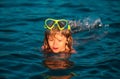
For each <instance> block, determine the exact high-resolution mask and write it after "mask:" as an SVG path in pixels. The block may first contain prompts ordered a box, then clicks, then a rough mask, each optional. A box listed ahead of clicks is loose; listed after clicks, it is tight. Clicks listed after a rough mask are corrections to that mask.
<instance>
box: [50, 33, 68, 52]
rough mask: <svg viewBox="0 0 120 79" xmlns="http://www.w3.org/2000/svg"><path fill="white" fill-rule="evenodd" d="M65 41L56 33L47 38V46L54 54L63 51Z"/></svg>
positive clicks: (64, 38)
mask: <svg viewBox="0 0 120 79" xmlns="http://www.w3.org/2000/svg"><path fill="white" fill-rule="evenodd" d="M66 42H67V39H66V37H65V36H64V35H62V34H61V33H60V32H58V33H56V34H55V36H52V35H50V36H49V37H48V44H49V46H50V48H51V50H52V51H53V52H54V53H59V52H61V51H65V48H66Z"/></svg>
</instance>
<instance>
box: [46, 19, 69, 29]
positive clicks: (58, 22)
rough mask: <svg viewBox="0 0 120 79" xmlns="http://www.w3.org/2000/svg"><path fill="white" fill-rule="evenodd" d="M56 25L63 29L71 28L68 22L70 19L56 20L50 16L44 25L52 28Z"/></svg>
mask: <svg viewBox="0 0 120 79" xmlns="http://www.w3.org/2000/svg"><path fill="white" fill-rule="evenodd" d="M55 26H57V27H58V28H59V30H63V29H66V28H67V29H68V30H71V28H70V25H69V24H68V21H67V20H65V19H60V20H56V19H52V18H48V19H46V20H45V26H44V27H45V28H47V29H50V30H51V29H52V28H53V27H55Z"/></svg>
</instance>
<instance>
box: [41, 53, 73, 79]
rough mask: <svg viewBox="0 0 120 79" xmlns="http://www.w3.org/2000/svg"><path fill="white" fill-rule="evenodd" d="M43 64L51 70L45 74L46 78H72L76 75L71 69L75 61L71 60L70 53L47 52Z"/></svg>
mask: <svg viewBox="0 0 120 79" xmlns="http://www.w3.org/2000/svg"><path fill="white" fill-rule="evenodd" d="M45 56H46V57H45V60H43V64H44V66H45V67H47V68H48V69H49V71H47V72H45V73H44V74H43V76H44V77H46V78H45V79H71V78H72V77H73V76H75V73H73V72H72V71H71V70H70V69H71V68H72V67H73V66H74V62H72V61H70V60H69V58H70V54H64V53H60V54H53V53H51V54H47V55H45Z"/></svg>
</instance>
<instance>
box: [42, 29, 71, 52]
mask: <svg viewBox="0 0 120 79" xmlns="http://www.w3.org/2000/svg"><path fill="white" fill-rule="evenodd" d="M58 32H59V33H61V34H62V35H64V36H65V37H66V38H67V43H66V45H67V49H65V51H63V52H64V53H71V51H72V50H73V48H72V43H73V38H72V34H71V31H70V30H68V29H64V30H59V28H58V27H54V28H52V29H51V30H49V29H47V30H46V31H45V37H44V44H43V52H45V53H49V52H52V50H51V49H50V46H49V43H48V38H49V36H53V37H55V35H56V34H57V33H58Z"/></svg>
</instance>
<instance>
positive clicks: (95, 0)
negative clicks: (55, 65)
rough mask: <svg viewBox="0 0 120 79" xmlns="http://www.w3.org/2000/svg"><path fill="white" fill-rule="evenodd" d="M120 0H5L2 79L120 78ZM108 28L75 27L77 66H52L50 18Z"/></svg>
mask: <svg viewBox="0 0 120 79" xmlns="http://www.w3.org/2000/svg"><path fill="white" fill-rule="evenodd" d="M119 4H120V0H76V1H74V0H69V1H67V0H0V79H45V78H46V79H47V78H49V79H50V78H51V79H52V78H55V77H56V78H60V79H66V78H69V79H120V65H119V64H120V16H119V15H120V5H119ZM86 17H90V23H92V22H93V21H96V20H95V18H96V17H97V18H99V19H100V20H101V21H102V24H103V25H106V26H107V27H103V28H95V29H92V30H91V29H90V30H89V29H88V30H84V31H82V30H80V31H79V30H78V31H77V32H75V31H74V33H73V34H72V35H73V39H74V45H73V47H74V48H75V50H76V53H75V54H73V55H71V58H70V59H69V61H70V62H73V63H74V64H73V66H72V67H71V68H68V69H65V70H60V71H56V70H49V69H48V68H47V67H46V66H44V65H43V62H44V59H45V58H44V57H43V53H42V52H41V51H40V49H41V46H42V44H43V39H44V31H45V29H44V27H43V26H44V20H45V19H46V18H55V19H61V18H62V19H67V20H72V21H73V20H74V21H79V20H80V21H81V20H83V19H84V18H86Z"/></svg>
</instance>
